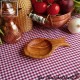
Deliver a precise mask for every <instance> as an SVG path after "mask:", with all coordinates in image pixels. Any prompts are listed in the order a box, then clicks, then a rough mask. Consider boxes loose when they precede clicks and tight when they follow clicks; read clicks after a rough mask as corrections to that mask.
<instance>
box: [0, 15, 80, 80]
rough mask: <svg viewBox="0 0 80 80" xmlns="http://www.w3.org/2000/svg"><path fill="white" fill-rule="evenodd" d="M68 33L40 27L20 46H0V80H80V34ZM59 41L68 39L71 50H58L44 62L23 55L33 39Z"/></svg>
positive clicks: (25, 37)
mask: <svg viewBox="0 0 80 80" xmlns="http://www.w3.org/2000/svg"><path fill="white" fill-rule="evenodd" d="M76 17H79V15H76ZM73 18H75V17H73ZM65 26H66V25H65ZM65 30H66V29H65V28H64V29H62V30H61V29H47V28H41V27H40V26H38V25H37V26H36V27H34V28H33V30H31V31H29V32H27V33H25V34H23V36H22V39H21V40H20V41H19V42H18V43H15V44H3V45H0V80H76V79H77V78H78V79H77V80H80V79H79V78H80V34H74V35H73V34H69V33H67V32H66V31H67V30H66V31H65ZM59 37H66V41H67V42H68V43H70V46H71V47H70V48H69V47H59V48H58V49H56V51H55V52H54V53H52V55H51V56H50V57H48V58H45V59H32V58H29V57H27V56H25V55H24V53H23V47H24V45H25V43H27V42H29V41H30V40H31V39H34V38H59Z"/></svg>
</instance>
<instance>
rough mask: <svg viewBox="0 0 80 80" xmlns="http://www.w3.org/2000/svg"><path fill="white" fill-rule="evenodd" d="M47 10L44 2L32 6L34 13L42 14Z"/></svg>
mask: <svg viewBox="0 0 80 80" xmlns="http://www.w3.org/2000/svg"><path fill="white" fill-rule="evenodd" d="M46 10H47V4H46V3H44V2H36V3H35V4H34V11H35V12H36V13H44V12H45V11H46Z"/></svg>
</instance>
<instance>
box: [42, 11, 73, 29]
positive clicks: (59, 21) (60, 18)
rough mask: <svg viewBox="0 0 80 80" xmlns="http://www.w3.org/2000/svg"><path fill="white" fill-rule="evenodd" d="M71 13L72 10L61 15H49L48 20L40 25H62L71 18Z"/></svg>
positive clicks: (52, 26)
mask: <svg viewBox="0 0 80 80" xmlns="http://www.w3.org/2000/svg"><path fill="white" fill-rule="evenodd" d="M71 13H72V11H70V12H68V13H66V14H63V15H57V16H52V15H49V16H48V17H47V20H48V21H47V23H45V24H41V25H43V26H45V27H51V28H59V27H62V26H63V25H64V24H65V23H66V22H67V21H68V20H69V19H70V18H71Z"/></svg>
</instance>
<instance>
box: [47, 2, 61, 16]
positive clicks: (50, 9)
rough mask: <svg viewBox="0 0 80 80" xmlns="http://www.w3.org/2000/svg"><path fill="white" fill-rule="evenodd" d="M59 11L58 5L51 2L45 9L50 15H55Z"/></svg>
mask: <svg viewBox="0 0 80 80" xmlns="http://www.w3.org/2000/svg"><path fill="white" fill-rule="evenodd" d="M59 11H60V6H59V5H58V4H56V3H54V4H52V5H51V6H49V7H48V9H47V13H48V14H50V15H56V14H58V13H59Z"/></svg>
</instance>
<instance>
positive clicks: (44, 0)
mask: <svg viewBox="0 0 80 80" xmlns="http://www.w3.org/2000/svg"><path fill="white" fill-rule="evenodd" d="M43 2H46V3H47V4H52V3H53V2H54V0H43Z"/></svg>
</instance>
